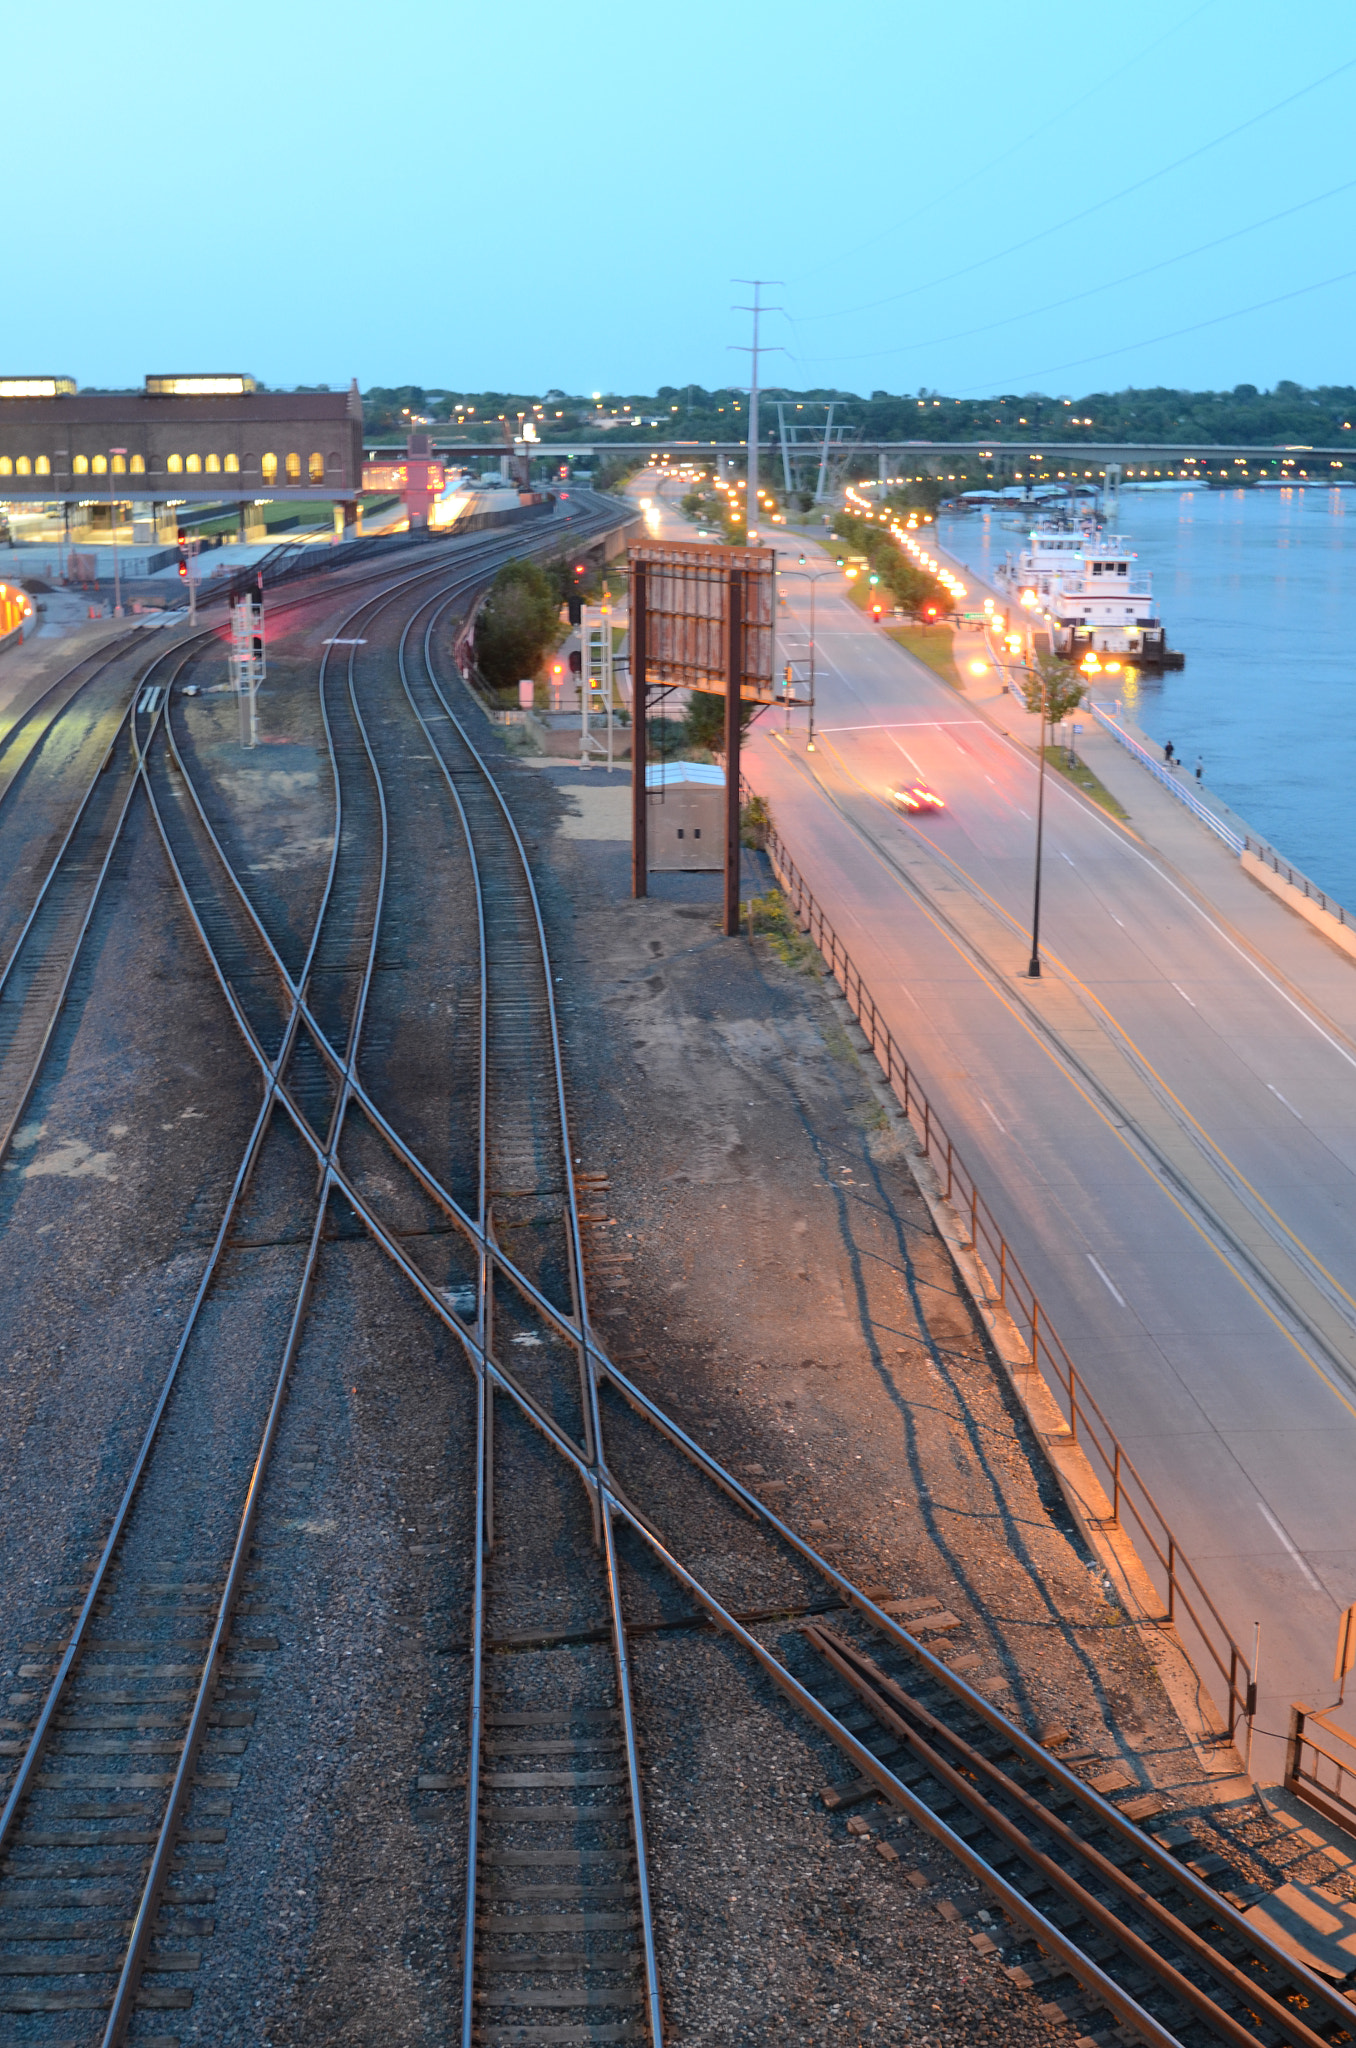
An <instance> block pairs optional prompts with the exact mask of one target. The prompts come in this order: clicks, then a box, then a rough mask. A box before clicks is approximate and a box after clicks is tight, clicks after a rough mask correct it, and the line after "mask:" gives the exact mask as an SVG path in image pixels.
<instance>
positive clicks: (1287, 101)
mask: <svg viewBox="0 0 1356 2048" xmlns="http://www.w3.org/2000/svg"><path fill="white" fill-rule="evenodd" d="M1353 68H1356V57H1349V58H1348V59H1347V61H1346V62H1345V63H1344V64H1339V65H1337V66H1336V68H1335V69H1334V70H1332V71H1325V72H1324V74H1323V76H1322V77H1321V78H1315V79H1311V80H1310V82H1309V84H1308V85H1302V86H1300V87H1299V89H1298V90H1297V91H1296V92H1292V93H1287V94H1286V96H1285V98H1284V99H1280V100H1276V101H1274V102H1273V104H1272V105H1271V106H1269V107H1263V108H1262V109H1261V111H1260V113H1256V114H1250V115H1249V116H1248V118H1247V120H1246V121H1240V122H1239V123H1238V124H1237V126H1236V127H1233V128H1227V129H1225V131H1224V133H1223V134H1222V135H1216V136H1214V137H1213V138H1212V139H1211V140H1210V141H1209V142H1203V143H1201V144H1200V146H1199V147H1198V148H1196V149H1191V150H1188V151H1187V153H1186V155H1185V156H1179V157H1175V158H1174V159H1173V161H1172V162H1171V163H1170V164H1163V165H1161V166H1160V167H1159V169H1158V170H1156V171H1149V172H1147V173H1146V175H1145V176H1144V177H1142V178H1137V179H1136V180H1135V182H1134V183H1133V184H1132V185H1123V186H1122V187H1121V189H1120V191H1119V192H1112V193H1109V194H1108V195H1107V197H1106V198H1105V199H1095V200H1094V201H1093V203H1092V205H1091V206H1085V207H1084V208H1083V210H1082V212H1081V213H1073V214H1070V215H1069V217H1068V218H1067V220H1061V221H1054V222H1052V223H1051V225H1050V226H1049V227H1043V228H1037V230H1036V232H1035V233H1034V234H1031V235H1027V236H1026V237H1025V238H1024V239H1023V240H1022V241H1020V242H1012V243H1010V244H1009V246H1008V247H1007V248H1006V249H999V250H997V251H996V252H995V253H994V254H993V255H991V256H980V257H978V258H977V259H976V260H975V262H973V263H966V264H964V265H963V266H962V267H961V269H959V270H950V271H948V272H947V273H946V275H945V276H944V277H934V278H930V279H929V280H928V281H927V283H925V284H916V285H911V286H910V287H909V289H908V290H907V291H903V292H892V293H891V294H890V296H889V297H888V298H884V299H870V300H868V301H867V302H866V303H865V304H863V305H860V306H847V307H841V308H839V309H838V310H837V311H836V312H832V313H802V314H801V315H800V318H801V320H802V321H810V320H847V319H851V318H853V317H854V316H855V315H856V314H858V313H873V312H876V311H877V310H878V309H879V308H880V307H881V306H897V305H898V304H899V303H900V301H901V300H902V299H915V298H917V297H918V294H919V293H920V292H929V291H936V290H938V289H939V288H940V287H941V286H942V285H944V284H954V283H955V281H956V279H957V278H960V277H971V276H973V275H974V273H975V271H977V270H987V269H988V268H989V266H990V265H991V264H994V263H1001V262H1003V260H1004V259H1005V258H1006V257H1008V256H1017V255H1020V253H1021V251H1022V250H1023V249H1030V248H1032V247H1033V246H1034V245H1035V243H1037V242H1043V241H1046V240H1048V238H1049V237H1050V236H1051V235H1058V234H1062V233H1063V232H1064V230H1065V229H1066V228H1072V227H1076V226H1077V225H1078V223H1079V222H1080V221H1084V220H1088V219H1090V218H1091V216H1092V215H1093V214H1094V213H1101V212H1103V211H1104V210H1105V209H1106V208H1107V207H1108V206H1115V205H1116V204H1117V203H1118V202H1119V201H1120V200H1122V199H1129V198H1130V197H1131V195H1132V194H1133V193H1136V192H1142V191H1143V190H1144V188H1145V186H1146V185H1152V184H1155V183H1156V182H1157V180H1158V179H1159V178H1166V177H1169V176H1170V175H1171V173H1172V172H1173V171H1180V170H1182V169H1183V168H1184V166H1185V165H1187V164H1191V163H1195V162H1196V161H1197V160H1198V159H1199V158H1200V157H1203V156H1207V155H1209V153H1210V151H1211V150H1212V149H1219V148H1221V147H1222V145H1223V144H1224V143H1226V142H1232V141H1233V139H1234V137H1235V136H1237V135H1244V134H1246V133H1247V131H1248V129H1249V128H1255V127H1256V126H1257V124H1258V122H1259V121H1268V120H1270V118H1271V116H1272V115H1273V114H1279V113H1281V112H1282V111H1283V110H1284V109H1285V108H1286V107H1290V106H1293V105H1294V104H1295V102H1296V100H1302V99H1305V98H1306V97H1307V96H1308V94H1310V93H1311V92H1317V91H1318V90H1319V88H1320V87H1321V86H1324V85H1329V84H1331V82H1332V80H1333V79H1334V78H1341V77H1342V76H1343V74H1344V73H1345V72H1348V71H1350V70H1352V69H1353Z"/></svg>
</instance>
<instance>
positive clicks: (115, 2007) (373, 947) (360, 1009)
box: [103, 594, 392, 2048]
mask: <svg viewBox="0 0 1356 2048" xmlns="http://www.w3.org/2000/svg"><path fill="white" fill-rule="evenodd" d="M391 601H392V599H391V596H390V594H386V595H384V596H382V597H379V598H376V599H371V600H369V601H368V603H367V604H366V605H364V606H361V607H359V609H360V610H367V611H370V612H371V613H372V615H373V617H376V616H378V615H379V614H380V611H381V610H382V608H383V607H384V605H386V604H388V603H390V602H391ZM345 623H350V622H349V621H346V622H345ZM367 623H369V624H370V623H371V621H370V620H369V621H368V622H367ZM357 652H358V650H357V648H356V647H355V646H350V648H349V657H348V676H347V683H348V692H349V698H350V701H351V703H352V706H353V713H354V717H355V719H356V721H357V724H358V730H359V732H360V733H361V735H362V740H363V746H364V748H365V750H366V753H367V759H368V763H369V766H370V768H371V770H372V775H373V778H374V781H375V783H376V788H377V796H378V802H379V806H380V818H381V859H380V866H379V870H378V878H377V894H376V901H375V903H374V904H373V907H372V912H371V931H370V935H369V938H368V944H367V958H366V961H365V963H364V969H363V975H362V979H361V982H360V984H359V988H358V993H357V996H356V998H355V1000H354V1005H353V1014H352V1017H351V1019H350V1023H349V1037H348V1048H347V1057H346V1079H347V1075H348V1074H349V1073H351V1071H352V1068H353V1065H354V1063H355V1062H356V1060H357V1056H358V1047H359V1044H360V1042H361V1039H362V1029H363V1022H364V1018H365V1015H366V1009H367V999H368V994H369V991H370V989H371V985H372V974H373V970H374V968H375V965H376V957H377V946H378V943H379V940H380V936H381V922H382V912H383V909H384V906H385V897H386V877H387V863H388V850H389V835H388V831H387V818H386V802H385V795H384V792H383V790H382V787H381V778H380V775H379V774H378V772H377V765H376V761H375V759H374V757H373V754H372V748H371V743H370V741H369V739H368V735H367V728H366V726H365V725H364V724H363V720H362V714H361V712H360V711H359V709H358V702H357V695H356V691H355V688H354V668H355V663H356V659H357ZM329 653H330V650H329V648H326V650H325V655H324V658H323V659H322V662H321V677H322V688H321V703H322V707H323V705H324V690H323V677H324V675H325V672H326V668H327V665H328V661H329ZM326 728H327V731H328V729H329V728H328V715H326ZM333 752H334V748H333V740H332V738H331V753H332V755H333ZM149 787H150V785H149V781H148V783H147V789H148V791H149ZM339 802H340V798H339V793H338V777H337V773H336V803H337V804H338V803H339ZM338 854H339V828H338V821H337V819H336V829H335V835H334V848H333V851H332V855H331V862H330V870H329V877H328V880H327V884H326V890H325V897H324V901H323V903H322V906H321V911H320V914H319V915H318V916H317V918H316V924H315V930H314V933H313V938H312V946H311V951H310V955H309V956H308V957H309V959H312V960H313V959H314V955H315V950H316V948H317V946H318V944H319V937H320V930H321V925H322V922H323V918H324V915H325V913H326V912H327V911H328V908H329V905H330V901H331V897H332V892H333V881H334V875H335V872H336V870H337V863H338ZM292 1014H293V1017H295V1016H296V1014H297V1011H296V1008H295V1006H294V1009H293V1013H292ZM348 1104H349V1092H348V1088H347V1085H343V1086H341V1088H340V1090H339V1092H338V1094H337V1096H336V1099H335V1103H334V1108H333V1112H332V1115H331V1119H330V1128H329V1133H328V1136H327V1140H326V1144H325V1150H324V1155H323V1158H322V1161H321V1178H320V1186H319V1189H318V1191H317V1196H316V1206H315V1221H314V1224H313V1226H312V1230H311V1240H310V1244H309V1246H308V1249H307V1255H306V1263H305V1267H304V1269H303V1272H302V1277H301V1284H300V1286H299V1288H298V1290H297V1299H296V1304H295V1307H294V1309H293V1312H292V1322H291V1326H290V1328H289V1330H288V1333H287V1342H286V1344H285V1346H284V1349H283V1356H282V1360H281V1363H280V1365H279V1369H278V1377H277V1382H276V1384H275V1387H274V1391H273V1400H272V1403H271V1404H270V1407H269V1411H268V1418H267V1420H266V1422H265V1425H264V1432H263V1437H262V1439H261V1442H260V1446H259V1451H258V1454H257V1456H256V1459H255V1464H254V1470H253V1472H252V1474H251V1477H250V1483H249V1486H248V1488H247V1490H246V1494H245V1501H244V1506H243V1509H242V1512H241V1517H240V1526H239V1530H238V1533H237V1536H236V1540H235V1546H234V1549H233V1551H232V1554H231V1561H230V1565H229V1567H228V1570H227V1573H226V1581H225V1584H224V1586H223V1588H222V1591H221V1596H220V1599H219V1601H218V1605H217V1614H216V1620H215V1622H214V1624H213V1629H212V1635H211V1639H210V1642H209V1645H208V1650H207V1656H206V1658H205V1660H204V1663H203V1667H202V1675H201V1678H200V1679H199V1682H198V1690H197V1694H196V1697H195V1699H194V1702H193V1708H192V1711H191V1713H190V1715H189V1719H188V1725H187V1728H186V1730H185V1733H184V1737H183V1743H182V1746H181V1749H180V1752H179V1762H178V1767H177V1769H176V1771H175V1774H174V1783H173V1785H172V1787H171V1789H170V1796H169V1799H168V1800H167V1802H166V1805H165V1811H164V1814H163V1816H162V1819H161V1824H160V1830H159V1834H158V1837H157V1840H156V1844H155V1848H154V1851H153V1852H152V1856H151V1862H150V1866H149V1868H148V1870H147V1873H146V1877H145V1880H144V1883H143V1886H142V1894H141V1903H140V1905H139V1906H138V1908H137V1913H136V1917H135V1919H134V1921H133V1923H132V1930H131V1934H130V1936H129V1939H128V1943H127V1949H126V1953H125V1956H124V1959H123V1964H122V1969H121V1971H120V1973H119V1977H118V1982H117V1986H116V1988H115V1990H114V1993H113V2003H112V2007H111V2009H110V2012H109V2017H108V2022H107V2025H106V2027H105V2030H104V2037H103V2048H120V2043H121V2042H122V2040H123V2037H124V2034H125V2033H126V2030H127V2026H128V2024H129V2022H130V2020H131V2017H132V2012H133V2009H134V2007H135V2004H136V1999H137V1993H138V1991H139V1989H140V1986H141V1972H142V1968H143V1966H144V1963H145V1957H146V1951H147V1949H148V1948H149V1946H150V1941H151V1936H152V1934H153V1932H154V1926H155V1916H156V1914H157V1913H158V1911H159V1908H160V1897H161V1893H162V1891H163V1889H164V1883H165V1879H166V1877H167V1876H168V1873H169V1865H170V1860H171V1858H172V1856H173V1854H174V1847H175V1843H176V1841H177V1839H178V1833H179V1826H180V1815H181V1812H182V1810H183V1809H184V1807H185V1806H186V1805H187V1802H188V1799H189V1796H190V1793H191V1782H192V1774H193V1771H194V1769H195V1768H196V1765H197V1758H198V1752H199V1750H200V1748H201V1746H202V1742H203V1737H204V1736H205V1734H206V1732H207V1723H208V1715H209V1712H210V1709H211V1704H212V1694H213V1691H214V1689H215V1686H216V1683H217V1678H218V1672H219V1667H220V1664H221V1660H222V1657H223V1655H224V1653H225V1648H226V1641H227V1633H228V1631H229V1629H230V1627H231V1625H232V1620H233V1617H234V1611H235V1603H236V1599H237V1597H238V1594H239V1587H240V1580H241V1578H242V1576H243V1574H244V1570H245V1566H246V1561H247V1559H248V1556H249V1545H250V1536H251V1533H252V1531H253V1527H254V1519H255V1515H256V1512H257V1509H258V1503H259V1497H260V1494H261V1491H262V1488H263V1483H264V1478H265V1475H266V1473H267V1469H268V1460H269V1456H270V1453H271V1451H272V1448H273V1442H274V1438H275V1436H276V1434H277V1429H278V1422H279V1419H280V1417H281V1414H282V1405H283V1401H284V1398H285V1396H286V1393H287V1384H288V1381H289V1379H290V1377H291V1372H292V1366H293V1363H294V1361H295V1359H296V1355H297V1350H298V1347H299V1345H300V1342H301V1334H302V1330H303V1328H304V1325H305V1321H306V1311H307V1308H308V1306H309V1303H310V1298H311V1290H312V1287H313V1286H314V1284H315V1275H316V1268H317V1265H318V1263H319V1258H320V1246H321V1241H322V1237H323V1233H324V1227H325V1218H326V1216H327V1214H328V1212H329V1200H330V1190H331V1186H332V1179H331V1167H332V1164H333V1161H334V1159H335V1156H336V1154H337V1151H338V1147H339V1141H340V1139H341V1137H342V1135H343V1129H344V1118H345V1116H346V1114H347V1110H348Z"/></svg>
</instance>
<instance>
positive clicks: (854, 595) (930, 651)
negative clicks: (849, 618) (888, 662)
mask: <svg viewBox="0 0 1356 2048" xmlns="http://www.w3.org/2000/svg"><path fill="white" fill-rule="evenodd" d="M879 594H880V586H879V585H877V587H876V589H875V590H873V589H872V588H871V585H870V584H869V583H868V582H867V580H866V578H865V577H864V576H858V577H857V578H856V580H855V581H854V582H852V583H849V585H848V599H849V601H850V602H851V603H852V604H855V605H856V607H857V609H858V611H859V612H864V611H865V610H866V609H867V606H868V604H869V602H870V600H871V599H872V598H873V597H876V596H878V595H879ZM887 596H888V592H887ZM886 617H887V618H889V617H890V615H889V613H888V612H887V613H886ZM885 631H886V632H887V633H888V634H889V636H890V638H891V639H892V640H893V641H894V643H895V645H896V646H897V647H902V648H903V649H904V650H905V652H906V653H908V654H912V655H915V656H916V657H917V659H918V660H919V661H921V662H922V663H923V665H924V667H925V668H930V669H931V670H932V672H933V674H934V675H938V676H940V677H941V679H942V681H943V682H944V683H949V684H950V686H951V688H952V689H953V690H963V689H964V688H965V685H964V683H963V682H962V681H961V677H960V670H959V669H958V668H957V667H956V660H955V653H954V649H955V644H956V636H955V633H954V632H953V631H952V629H951V627H950V626H920V625H918V624H917V623H916V622H915V621H914V620H912V619H910V620H908V621H904V620H901V619H892V620H891V621H890V624H889V625H887V626H886V628H885Z"/></svg>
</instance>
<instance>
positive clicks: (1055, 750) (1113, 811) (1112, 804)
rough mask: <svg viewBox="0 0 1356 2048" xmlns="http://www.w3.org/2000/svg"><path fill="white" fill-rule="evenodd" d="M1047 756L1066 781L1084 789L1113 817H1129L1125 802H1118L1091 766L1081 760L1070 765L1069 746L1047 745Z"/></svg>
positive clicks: (1123, 818)
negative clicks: (1088, 766) (1085, 764)
mask: <svg viewBox="0 0 1356 2048" xmlns="http://www.w3.org/2000/svg"><path fill="white" fill-rule="evenodd" d="M1045 758H1046V761H1047V762H1048V763H1049V765H1050V767H1052V768H1053V769H1054V770H1055V771H1056V773H1057V774H1059V775H1062V776H1063V777H1064V780H1065V781H1066V782H1072V783H1073V784H1074V786H1075V788H1077V789H1081V790H1082V792H1083V794H1084V796H1089V797H1091V798H1092V801H1093V802H1094V803H1095V804H1100V805H1101V807H1102V809H1103V810H1104V811H1107V812H1109V813H1110V815H1111V816H1112V817H1113V818H1120V819H1121V820H1122V821H1124V820H1126V819H1128V818H1129V816H1130V813H1129V811H1127V810H1126V808H1125V806H1124V805H1123V804H1121V803H1118V802H1117V800H1116V798H1115V797H1114V796H1113V795H1112V794H1111V791H1110V790H1109V789H1108V788H1107V786H1106V784H1105V783H1104V782H1099V781H1098V779H1097V777H1096V776H1095V775H1094V774H1093V772H1092V770H1091V768H1087V767H1085V766H1084V764H1083V763H1082V762H1081V761H1075V762H1074V763H1073V765H1072V766H1070V764H1069V751H1068V748H1067V747H1060V746H1051V747H1047V748H1046V750H1045Z"/></svg>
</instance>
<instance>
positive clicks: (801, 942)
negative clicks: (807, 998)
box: [749, 798, 820, 974]
mask: <svg viewBox="0 0 1356 2048" xmlns="http://www.w3.org/2000/svg"><path fill="white" fill-rule="evenodd" d="M756 801H757V799H756V798H755V802H756ZM749 929H750V931H752V932H754V933H759V932H761V933H762V935H763V937H764V938H765V939H766V940H767V941H768V944H769V945H770V946H771V948H772V950H773V952H774V953H775V954H776V956H777V958H778V959H779V960H780V961H782V962H783V964H784V965H785V966H787V967H794V968H795V969H796V970H797V971H798V972H799V973H801V974H818V973H819V971H820V968H819V955H818V953H817V952H816V951H815V949H814V947H813V946H812V945H811V943H810V941H809V940H808V939H807V938H806V936H805V934H804V932H803V931H802V930H801V928H800V926H799V925H798V924H797V923H796V920H795V918H794V917H793V916H792V915H791V912H790V909H789V908H788V906H787V901H786V898H785V897H784V896H783V894H782V892H781V890H780V889H769V890H768V892H767V894H766V896H754V897H751V898H750V900H749Z"/></svg>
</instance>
